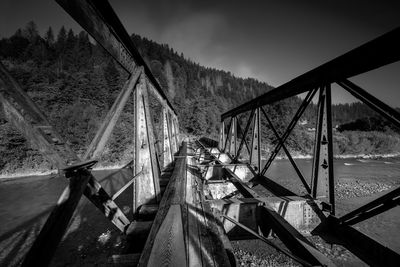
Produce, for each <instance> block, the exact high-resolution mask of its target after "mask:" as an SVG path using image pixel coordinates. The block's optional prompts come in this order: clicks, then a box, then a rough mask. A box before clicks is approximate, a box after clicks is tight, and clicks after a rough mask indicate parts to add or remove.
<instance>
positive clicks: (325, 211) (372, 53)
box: [214, 28, 400, 266]
mask: <svg viewBox="0 0 400 267" xmlns="http://www.w3.org/2000/svg"><path fill="white" fill-rule="evenodd" d="M399 45H400V28H397V29H395V30H393V31H391V32H389V33H387V34H385V35H383V36H381V37H378V38H376V39H375V40H373V41H370V42H368V43H366V44H364V45H362V46H360V47H358V48H356V49H354V50H352V51H350V52H348V53H346V54H344V55H342V56H340V57H337V58H335V59H334V60H332V61H330V62H328V63H325V64H324V65H322V66H320V67H318V68H315V69H313V70H311V71H309V72H307V73H305V74H303V75H301V76H299V77H297V78H295V79H293V80H291V81H289V82H288V83H285V84H283V85H281V86H279V87H277V88H275V89H274V90H272V91H270V92H267V93H265V94H264V95H261V96H260V97H257V98H255V99H253V100H251V101H249V102H247V103H244V104H242V105H240V106H238V107H236V108H234V109H232V110H230V111H227V112H225V113H224V114H222V116H221V121H222V124H221V127H220V139H219V150H220V151H221V152H222V153H226V154H227V156H228V158H229V159H230V160H228V161H226V162H225V163H226V164H230V163H239V164H243V162H240V161H239V158H240V157H241V156H242V154H243V153H242V152H243V146H244V145H245V146H246V148H247V150H248V154H249V159H248V162H249V164H247V168H249V169H250V171H251V172H252V173H253V174H254V175H253V179H252V180H251V182H252V184H253V185H255V184H262V185H263V186H265V187H266V188H267V189H268V190H269V191H270V192H272V193H273V194H274V195H276V196H278V197H288V196H292V195H293V192H290V191H289V190H288V189H286V188H284V187H283V186H281V185H279V184H276V183H275V182H273V181H271V180H270V179H269V178H267V177H266V176H265V173H266V172H267V170H268V169H269V168H270V166H271V164H272V162H273V160H274V159H275V157H276V156H277V155H278V153H279V151H281V149H283V150H284V152H285V154H286V156H287V158H288V159H289V161H290V163H291V164H292V166H293V168H294V170H295V172H296V174H297V176H298V177H299V179H300V181H301V182H302V184H303V186H304V188H305V190H306V192H307V194H306V195H305V196H304V197H303V199H304V200H305V201H322V202H321V203H320V204H321V205H320V206H318V205H315V207H316V208H317V209H318V210H317V212H318V213H319V214H321V215H322V217H320V219H321V222H320V224H319V225H318V226H317V227H316V228H315V229H314V231H313V234H316V235H319V236H321V237H323V238H324V239H325V240H326V241H327V242H329V243H336V244H342V245H344V246H345V247H346V248H347V249H349V250H350V251H351V252H353V253H354V254H355V255H357V256H358V257H359V258H360V259H362V260H363V261H365V262H366V263H367V264H370V265H373V266H395V265H396V264H397V262H398V261H399V260H400V256H399V255H398V254H397V253H395V252H394V251H392V250H391V249H389V248H387V247H385V246H383V245H382V244H380V243H378V242H377V241H375V240H373V239H371V238H369V237H368V236H366V235H365V234H363V233H361V232H359V231H357V230H356V229H354V228H353V227H351V226H352V225H354V224H356V223H358V222H361V221H364V220H366V219H368V218H371V217H372V216H375V215H378V214H380V213H382V212H384V211H387V210H389V209H391V208H393V207H395V206H397V205H398V204H399V200H400V191H399V188H397V189H394V190H392V191H390V192H389V193H387V194H385V195H383V196H381V197H379V198H377V199H375V200H373V201H371V202H370V203H367V204H365V205H363V206H362V207H360V208H358V209H356V210H354V211H352V212H349V213H348V214H346V215H343V216H341V217H340V218H337V217H335V191H334V190H335V187H334V173H333V149H332V143H333V140H332V114H331V84H333V83H336V84H338V85H340V86H341V87H342V88H344V89H345V90H346V91H348V92H349V93H350V94H352V95H353V96H355V97H356V98H357V99H359V100H361V101H362V102H363V103H365V104H367V105H368V106H369V107H370V108H372V109H373V110H375V111H376V112H378V113H379V114H380V115H381V116H383V117H384V118H386V119H387V120H388V121H390V122H392V123H393V124H394V125H395V126H397V127H399V128H400V114H399V113H398V112H397V111H396V110H394V109H393V108H391V107H390V106H388V105H386V104H384V103H383V102H382V101H380V100H379V99H377V98H375V97H374V96H373V95H371V94H369V93H368V92H366V91H365V90H363V89H362V88H361V87H359V86H357V85H356V84H354V83H353V82H351V81H349V80H348V78H351V77H353V76H356V75H358V74H362V73H364V72H367V71H370V70H373V69H377V68H379V67H382V66H385V65H387V64H390V63H393V62H397V61H399V60H400V50H399V49H398V47H399ZM300 93H307V95H306V97H305V98H304V100H303V102H302V104H301V105H300V107H299V108H298V110H297V112H296V113H295V115H294V116H293V119H292V120H291V121H290V123H289V125H288V126H287V128H286V130H285V131H284V132H283V133H282V134H280V133H278V131H277V130H276V128H275V126H274V125H273V123H272V121H271V120H270V118H269V116H268V114H267V112H266V111H265V109H264V106H267V105H271V104H273V103H275V102H277V101H280V100H283V99H286V98H289V97H292V96H295V95H298V94H300ZM316 95H317V96H318V99H319V100H318V117H317V122H316V125H317V126H316V132H315V143H314V154H313V165H312V175H311V177H310V178H311V179H310V180H311V184H308V183H307V180H308V179H306V178H305V177H304V175H303V174H302V173H301V171H300V169H299V168H298V166H297V165H296V163H295V161H294V160H293V158H292V156H291V154H290V153H289V151H288V149H287V148H286V146H285V141H287V139H288V137H289V136H290V134H291V133H292V131H293V129H294V128H295V126H296V124H297V123H298V121H299V119H300V117H301V116H302V114H303V113H304V111H305V109H306V108H307V106H308V104H309V103H310V102H311V100H312V99H313V97H314V96H316ZM246 112H249V113H250V115H249V116H248V117H247V122H246V126H245V128H244V131H242V130H241V129H242V128H241V126H240V124H239V123H238V122H239V119H238V116H240V115H241V114H245V113H246ZM261 116H264V118H265V120H266V121H267V124H268V126H269V128H270V129H271V130H272V131H273V133H274V135H275V137H276V143H277V144H276V146H275V148H274V149H273V150H272V151H271V153H270V155H269V158H268V159H267V160H266V162H265V164H264V165H263V166H262V165H261V160H260V159H261V156H262V154H261V144H262V142H261V135H262V134H261V123H260V120H261ZM227 121H228V125H229V126H228V128H226V123H227ZM250 127H251V128H252V134H251V137H250V140H251V142H250V143H251V145H250V146H249V145H248V141H247V139H249V137H248V132H249V129H250ZM226 129H228V132H227V133H225V131H226ZM239 141H240V142H239ZM238 143H239V146H237V144H238ZM214 152H215V151H214ZM218 163H219V164H222V162H218ZM237 189H238V191H240V193H242V195H243V196H247V195H250V197H251V198H254V197H255V196H253V195H252V193H249V192H251V191H249V189H246V188H244V187H243V186H241V187H237ZM266 202H268V200H266ZM262 213H263V215H262V216H261V217H260V218H258V219H257V220H258V221H259V222H258V223H259V224H260V225H261V227H264V228H265V229H266V231H269V230H270V229H271V228H272V230H273V231H274V232H275V233H276V234H277V236H278V237H279V238H281V240H282V241H283V242H284V243H285V245H286V246H287V247H288V248H289V249H290V250H292V253H293V254H294V255H296V256H297V257H300V258H301V259H303V260H306V261H307V262H309V263H311V264H318V265H321V264H322V265H324V264H326V263H324V262H323V258H320V254H319V253H318V252H317V251H316V250H313V249H312V250H308V251H309V252H310V253H311V256H310V257H308V256H305V254H304V250H307V249H309V246H308V245H304V244H300V243H301V242H300V243H299V244H298V246H294V245H293V242H294V241H293V240H294V239H298V237H299V236H301V234H300V233H299V232H297V231H295V230H294V229H289V228H288V227H287V222H286V221H285V219H284V218H282V217H281V216H280V215H279V214H276V213H274V212H272V211H269V210H268V209H267V208H263V210H262ZM267 226H268V227H267ZM264 234H265V232H264ZM325 260H326V258H325Z"/></svg>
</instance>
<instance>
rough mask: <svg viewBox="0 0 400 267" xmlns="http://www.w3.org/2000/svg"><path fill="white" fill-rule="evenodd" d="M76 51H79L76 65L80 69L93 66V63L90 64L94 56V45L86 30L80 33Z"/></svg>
mask: <svg viewBox="0 0 400 267" xmlns="http://www.w3.org/2000/svg"><path fill="white" fill-rule="evenodd" d="M75 52H76V53H77V57H76V62H75V65H76V66H77V67H78V69H85V68H88V67H89V68H90V67H92V65H91V64H89V62H90V60H91V57H92V45H91V43H90V41H89V37H88V35H87V33H85V32H84V31H81V32H80V33H79V35H78V41H77V42H76V47H75Z"/></svg>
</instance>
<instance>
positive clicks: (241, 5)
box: [0, 0, 400, 107]
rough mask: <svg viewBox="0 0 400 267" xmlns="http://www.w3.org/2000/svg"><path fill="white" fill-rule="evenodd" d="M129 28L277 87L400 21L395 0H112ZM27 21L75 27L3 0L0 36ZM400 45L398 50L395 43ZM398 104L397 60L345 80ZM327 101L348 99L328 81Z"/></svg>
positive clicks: (48, 12) (61, 14) (50, 5)
mask: <svg viewBox="0 0 400 267" xmlns="http://www.w3.org/2000/svg"><path fill="white" fill-rule="evenodd" d="M109 2H110V3H111V5H112V6H113V8H114V10H115V12H116V13H117V15H118V16H119V18H120V20H121V21H122V23H123V25H124V26H125V28H126V29H127V31H128V33H130V34H131V33H136V34H140V35H142V36H143V37H147V38H149V39H152V40H154V41H156V42H159V43H167V44H168V45H169V46H170V47H173V48H174V50H175V51H177V52H178V53H181V52H182V53H183V54H184V55H185V57H187V58H190V59H192V60H193V61H195V62H198V63H200V64H201V65H204V66H207V67H213V68H217V69H223V70H226V71H230V72H232V73H233V74H234V75H235V76H238V77H243V78H247V77H252V78H256V79H258V80H260V81H263V82H266V83H268V84H270V85H273V86H279V85H281V84H283V83H285V82H287V81H289V80H291V79H293V78H295V77H297V76H299V75H301V74H303V73H305V72H307V71H309V70H311V69H313V68H315V67H317V66H319V65H321V64H323V63H325V62H327V61H329V60H331V59H333V58H335V57H337V56H339V55H341V54H343V53H345V52H347V51H349V50H351V49H353V48H356V47H358V46H360V45H361V44H363V43H365V42H368V41H369V40H372V39H374V38H376V37H378V36H380V35H382V34H384V33H386V32H388V31H390V30H392V29H394V28H396V27H399V26H400V15H399V11H400V1H398V0H397V1H384V0H380V1H376V0H368V1H365V0H363V1H360V0H336V1H331V0H325V1H318V0H315V1H314V0H313V1H311V0H303V1H298V0H296V1H284V0H280V1H270V0H260V1H257V0H247V1H244V0H240V1H236V0H197V1H194V0H168V1H167V0H143V1H126V0H110V1H109ZM30 20H33V21H35V22H36V24H37V25H38V28H39V30H40V32H41V33H44V31H45V30H46V29H47V28H48V26H52V27H53V29H54V30H55V31H56V32H57V31H58V29H59V28H60V27H61V26H62V25H65V26H66V27H67V28H72V29H73V30H74V31H80V30H81V27H80V26H79V25H78V24H77V23H76V22H75V21H73V19H72V18H70V17H69V15H68V14H67V13H66V12H65V11H64V10H63V9H62V8H61V7H60V6H58V4H57V3H56V2H55V1H53V0H37V1H29V0H1V2H0V38H2V37H8V36H10V35H12V34H13V33H14V32H15V31H16V29H17V28H19V27H24V25H25V24H26V23H27V22H28V21H30ZM399 49H400V48H399ZM351 80H352V81H353V82H356V83H357V84H358V85H360V86H361V87H363V88H364V89H366V90H367V91H368V92H370V93H372V94H374V95H375V96H376V97H378V98H379V99H381V100H383V101H384V102H386V103H388V104H389V105H391V106H395V107H400V103H399V101H398V100H400V88H399V86H400V63H394V64H391V65H388V66H385V67H382V68H380V69H377V70H374V71H371V72H368V73H365V74H362V75H360V76H357V77H354V78H352V79H351ZM332 95H333V102H334V103H346V102H352V101H354V99H353V98H352V97H351V96H350V95H349V94H347V93H345V92H344V91H343V90H342V89H340V88H339V87H338V86H333V92H332Z"/></svg>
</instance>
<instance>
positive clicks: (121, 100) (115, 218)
mask: <svg viewBox="0 0 400 267" xmlns="http://www.w3.org/2000/svg"><path fill="white" fill-rule="evenodd" d="M57 2H58V3H59V4H60V5H61V6H62V7H63V8H64V9H65V10H66V11H67V12H68V13H70V14H71V16H72V17H73V18H74V19H75V20H76V21H77V22H78V23H80V24H81V26H82V27H83V28H84V29H86V30H87V32H88V33H89V34H90V35H91V36H92V37H93V38H94V39H95V40H96V41H97V42H98V43H99V44H100V45H102V46H103V47H104V49H105V50H106V51H107V52H108V53H109V54H110V55H111V56H112V57H113V58H114V59H115V60H116V61H117V62H118V63H119V64H120V65H121V66H122V67H123V68H124V69H125V70H126V71H127V72H128V74H129V78H128V80H127V81H126V82H125V84H124V86H123V88H122V90H121V91H120V93H119V94H118V96H117V98H116V99H115V101H114V104H113V105H112V107H111V108H110V110H109V111H108V114H107V115H106V117H105V119H104V121H103V123H102V125H101V126H100V128H99V130H98V132H97V133H96V135H95V137H94V139H93V140H92V142H91V143H90V145H89V147H88V149H87V151H86V153H85V154H84V156H83V157H82V158H80V157H78V155H76V154H75V153H74V152H73V151H72V149H71V148H70V147H69V145H68V143H67V142H66V140H63V138H62V137H61V135H60V134H58V133H57V132H56V130H55V128H54V127H53V126H52V125H51V124H50V123H49V120H48V119H47V118H46V116H45V115H44V113H42V112H41V111H40V110H39V108H38V107H37V106H36V105H35V103H34V102H33V101H32V100H31V99H30V98H29V96H28V95H27V93H26V92H25V91H24V90H22V89H21V87H20V85H19V84H18V83H17V82H16V81H15V80H14V79H13V77H12V76H11V75H10V74H9V72H8V71H7V69H6V68H5V67H4V66H3V65H2V64H1V63H0V103H1V106H2V108H3V110H4V113H5V115H6V118H7V120H8V121H10V122H12V123H13V124H14V126H15V127H16V128H17V129H18V130H19V131H20V132H21V133H22V134H23V135H24V136H25V138H26V139H27V140H28V142H29V143H30V144H31V145H32V146H33V147H35V148H38V149H39V151H40V152H41V153H42V154H43V155H44V156H45V157H46V158H47V159H48V160H49V161H50V162H51V163H52V164H53V165H54V166H56V167H57V168H58V169H59V173H60V174H62V175H64V176H65V177H66V178H68V180H69V185H68V186H67V187H66V188H65V190H64V191H63V193H62V194H61V196H60V198H59V200H58V202H57V205H56V207H55V208H54V210H53V211H52V212H51V214H50V216H49V218H48V219H47V221H46V223H45V225H44V226H43V228H42V230H41V232H40V234H39V236H38V237H37V238H36V240H35V242H34V244H33V246H32V247H31V249H30V251H29V252H28V254H27V255H26V257H25V260H24V263H23V265H24V266H46V265H48V264H49V262H50V260H51V258H52V256H53V254H54V252H55V250H56V248H57V245H58V243H59V242H60V241H61V238H62V236H63V235H64V233H65V231H66V229H67V226H68V223H69V221H70V219H71V217H72V215H73V212H74V210H75V208H76V206H77V204H78V202H79V200H80V198H81V196H82V194H83V195H85V197H86V198H88V199H89V200H90V201H91V202H92V203H93V204H94V205H95V206H96V207H97V208H98V209H99V210H100V211H101V212H102V213H103V214H104V216H105V217H106V218H107V219H109V220H110V221H111V222H112V223H113V224H114V225H115V226H116V227H117V228H118V229H119V230H120V231H121V232H122V233H125V231H126V230H127V227H128V226H129V224H130V221H129V220H128V218H127V217H126V216H125V215H124V213H123V212H122V211H121V209H120V208H119V207H118V205H117V204H116V203H115V202H114V200H115V199H116V198H117V197H118V196H119V195H120V194H121V193H122V192H123V191H124V190H126V189H127V188H128V187H129V186H130V185H131V184H132V183H133V184H134V199H133V210H134V211H135V210H137V208H138V207H139V206H140V205H142V204H143V203H159V202H160V184H159V176H160V171H161V168H162V167H165V166H167V165H168V164H170V163H171V162H172V159H173V155H174V154H175V153H176V152H177V151H178V144H179V127H178V118H177V115H176V112H175V111H174V109H173V107H172V105H171V103H170V102H169V100H168V98H167V97H166V96H165V94H164V93H163V90H162V89H161V87H160V85H159V84H158V82H157V80H156V79H155V78H154V76H153V74H152V73H151V71H150V69H149V68H148V66H147V65H146V63H145V62H144V60H143V58H142V57H141V56H140V54H139V53H138V51H137V50H136V48H135V46H134V45H133V43H132V41H131V39H130V37H129V35H128V34H127V32H126V30H125V29H124V27H123V26H122V24H121V22H120V21H119V19H118V17H117V16H116V14H115V13H114V11H113V9H112V8H111V6H110V5H109V3H108V2H107V1H83V0H76V1H75V0H74V1H63V0H60V1H57ZM149 93H151V94H152V95H154V96H155V97H156V99H157V100H158V102H159V103H160V104H161V106H162V114H163V128H164V130H163V136H162V143H163V149H164V151H163V152H160V151H157V150H158V148H157V146H156V140H155V136H154V129H153V124H152V117H151V115H150V106H149V99H148V94H149ZM132 96H133V97H134V106H135V108H134V116H135V120H134V124H135V127H134V128H135V134H134V144H135V149H134V151H135V153H134V158H133V160H132V164H133V165H132V166H131V167H132V170H133V173H132V180H131V181H130V182H128V183H127V184H126V185H125V186H124V187H122V188H121V189H120V190H119V191H118V192H116V193H115V194H114V195H113V196H110V195H109V194H108V193H107V192H106V191H105V190H104V189H103V188H102V186H101V185H100V183H99V182H98V181H97V180H96V179H95V177H94V176H93V175H92V174H91V168H92V167H93V165H95V164H96V163H97V160H98V158H99V157H100V156H101V154H102V152H103V151H104V148H105V146H106V144H107V142H108V140H109V138H110V136H111V133H112V131H113V129H114V126H115V124H116V122H117V120H118V118H119V117H120V115H121V112H122V110H123V108H124V106H125V104H126V103H127V101H128V99H129V97H132ZM160 159H161V160H160ZM159 161H161V162H162V163H163V165H164V166H160V164H159Z"/></svg>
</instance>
